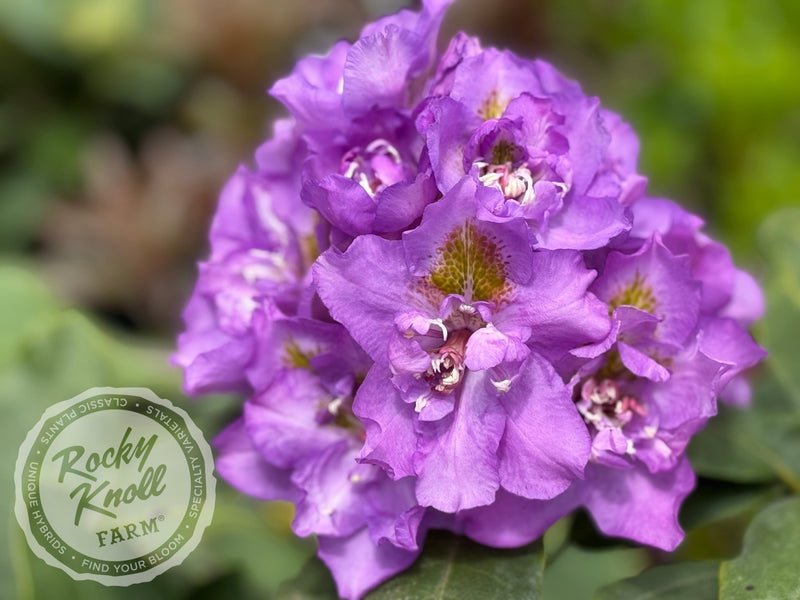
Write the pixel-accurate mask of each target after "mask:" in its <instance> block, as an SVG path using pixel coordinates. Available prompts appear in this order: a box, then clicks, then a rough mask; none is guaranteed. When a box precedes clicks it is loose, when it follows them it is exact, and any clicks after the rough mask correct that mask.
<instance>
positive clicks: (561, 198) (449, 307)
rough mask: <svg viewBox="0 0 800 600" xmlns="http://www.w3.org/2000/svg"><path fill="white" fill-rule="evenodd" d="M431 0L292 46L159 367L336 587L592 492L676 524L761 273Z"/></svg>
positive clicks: (537, 78)
mask: <svg viewBox="0 0 800 600" xmlns="http://www.w3.org/2000/svg"><path fill="white" fill-rule="evenodd" d="M449 4H450V2H449V1H447V0H438V1H437V0H427V1H425V2H423V7H422V10H421V11H420V12H412V11H401V12H400V13H398V14H396V15H391V16H388V17H384V18H382V19H379V20H378V21H376V22H374V23H371V24H368V25H367V26H366V27H365V28H364V29H363V30H362V32H361V35H360V37H359V39H358V40H357V41H355V42H354V43H352V44H351V43H348V42H339V43H337V44H336V45H334V47H333V48H332V49H331V50H330V52H329V53H328V54H327V55H325V56H320V57H316V56H313V57H307V58H304V59H302V60H300V61H299V62H298V64H297V66H296V68H295V69H294V71H293V72H292V73H291V74H290V75H289V76H287V77H286V78H284V79H282V80H280V81H278V82H277V83H275V85H274V86H273V87H272V89H271V93H272V95H273V96H275V97H276V98H277V99H278V100H280V101H281V102H282V103H283V104H284V105H285V106H286V108H287V109H288V111H289V113H290V118H289V119H284V120H280V121H278V122H277V123H276V125H275V129H274V135H273V137H272V138H271V139H270V140H268V141H267V142H265V143H264V144H263V145H262V146H261V147H260V148H259V149H258V150H257V151H256V154H255V167H254V168H253V169H248V168H245V167H241V168H240V169H239V170H238V171H237V172H236V173H235V174H234V175H233V177H232V178H231V180H230V181H229V183H228V184H227V185H226V186H225V188H224V190H223V191H222V194H221V197H220V202H219V207H218V210H217V214H216V216H215V218H214V222H213V224H212V227H211V233H210V241H211V253H210V256H209V258H208V259H207V260H206V261H205V262H202V263H200V274H199V277H198V281H197V284H196V286H195V290H194V293H193V294H192V297H191V299H190V300H189V303H188V305H187V307H186V309H185V312H184V321H185V324H186V328H185V331H184V332H183V333H182V334H181V335H180V337H179V339H178V351H177V352H176V353H175V355H174V356H173V362H174V363H175V364H177V365H179V366H181V367H183V369H184V371H185V379H184V385H185V388H186V391H187V393H189V394H193V395H196V394H202V393H206V392H209V391H229V392H236V393H241V394H244V395H245V396H246V401H245V402H244V405H243V408H242V413H241V415H240V416H239V417H238V418H237V419H236V420H235V421H234V422H233V423H231V424H230V425H229V426H228V427H227V428H226V429H224V430H223V431H222V432H221V433H220V434H219V435H218V436H217V439H216V441H215V445H216V447H217V451H218V460H217V469H218V471H219V473H220V474H221V475H222V477H223V478H225V479H226V480H227V481H228V482H229V483H230V484H231V485H232V486H234V487H236V488H237V489H239V490H241V491H242V492H243V493H246V494H249V495H252V496H255V497H257V498H261V499H265V500H267V499H280V500H287V501H290V502H293V503H294V504H295V507H296V512H295V519H294V522H293V528H294V530H295V532H296V533H297V534H298V535H303V536H305V535H315V536H317V538H318V540H319V556H320V557H321V558H322V560H323V561H325V563H326V564H327V565H328V566H329V568H330V569H331V572H332V573H333V576H334V578H335V579H336V582H337V586H338V590H339V593H340V594H341V595H342V596H343V597H344V598H351V599H358V598H360V597H361V596H363V595H364V594H365V593H366V592H367V591H368V590H370V589H371V588H373V587H374V586H376V585H378V584H379V583H380V582H382V581H384V580H385V579H387V578H389V577H391V576H392V575H394V574H395V573H397V572H399V571H402V570H403V569H405V568H407V567H408V566H409V565H411V564H412V563H413V562H414V560H415V559H416V557H417V556H418V555H419V553H420V552H421V549H422V545H423V542H424V538H425V535H426V533H427V531H428V530H429V529H431V528H447V529H451V530H453V531H455V532H457V533H461V534H464V535H467V536H469V537H471V538H473V539H474V540H477V541H479V542H481V543H484V544H488V545H491V546H497V547H513V546H519V545H522V544H526V543H528V542H530V541H532V540H535V539H536V538H538V537H539V536H540V535H542V533H543V532H544V531H545V530H546V529H547V527H549V526H550V525H551V524H552V523H554V522H555V521H556V520H558V519H559V518H560V517H562V516H564V515H566V514H568V513H569V512H570V511H572V510H573V509H575V508H577V507H580V506H583V507H585V508H586V509H587V510H588V511H589V513H590V514H591V515H592V517H593V518H594V520H595V522H596V523H597V526H598V528H599V529H600V530H601V531H603V532H605V533H606V534H608V535H614V536H621V537H625V538H628V539H631V540H635V541H637V542H640V543H644V544H649V545H652V546H655V547H658V548H662V549H666V550H670V549H673V548H674V547H675V546H676V545H677V544H678V543H679V542H680V541H681V539H682V537H683V532H682V530H681V528H680V526H679V525H678V520H677V513H678V509H679V507H680V504H681V502H682V501H683V499H684V498H685V497H686V495H687V494H688V493H689V492H690V491H691V489H692V488H693V486H694V480H695V477H694V473H693V471H692V469H691V466H690V464H689V462H688V460H687V458H686V455H685V450H686V446H687V444H688V443H689V440H690V439H691V437H692V435H694V434H695V433H696V432H697V431H699V430H700V429H701V428H702V427H703V426H704V424H705V423H706V421H707V420H708V419H709V418H711V417H712V416H713V415H714V414H715V413H716V410H717V404H716V403H717V399H718V398H722V399H723V400H725V401H729V402H733V403H738V404H746V403H747V401H748V398H749V388H748V386H747V382H746V380H745V378H744V375H743V373H744V372H745V371H746V370H747V369H749V368H751V367H753V366H754V365H756V364H757V363H758V362H759V361H760V360H762V359H763V358H764V355H765V353H764V351H763V350H762V349H761V348H760V347H759V346H758V345H757V344H756V343H755V342H754V341H753V339H752V338H751V337H750V335H749V333H748V331H747V328H748V327H749V326H750V325H752V323H753V322H754V321H756V320H757V319H758V318H759V317H760V316H761V314H762V312H763V309H764V302H763V298H762V295H761V291H760V289H759V286H758V284H757V283H756V282H755V280H754V279H753V278H752V277H751V276H750V275H748V274H747V273H745V272H744V271H741V270H739V269H737V268H736V267H735V266H734V264H733V261H732V259H731V256H730V253H729V252H728V250H727V249H726V248H725V247H724V246H723V245H722V244H720V243H718V242H716V241H714V240H713V239H711V238H710V237H708V236H707V235H706V234H705V233H704V232H703V230H702V227H703V222H702V220H701V219H700V218H699V217H697V216H695V215H693V214H691V213H689V212H687V211H686V210H684V209H682V208H681V207H679V206H678V205H676V204H674V203H672V202H671V201H669V200H665V199H656V198H651V197H649V196H647V195H646V194H645V188H646V180H645V179H644V177H642V176H641V175H640V174H639V173H638V172H637V167H636V162H637V155H638V140H637V138H636V136H635V134H634V133H633V131H632V129H631V128H630V126H629V125H628V124H626V123H625V122H624V121H623V120H622V119H621V118H620V117H619V116H618V115H615V114H614V113H611V112H609V111H608V110H605V109H603V108H602V107H601V106H600V103H599V101H598V100H597V99H596V98H590V97H587V96H586V95H584V93H583V92H582V91H581V89H580V87H579V86H578V85H577V84H576V83H575V82H572V81H570V80H568V79H566V78H565V77H563V76H562V75H561V74H560V73H558V72H557V71H556V70H555V68H554V67H552V66H551V65H549V64H547V63H545V62H542V61H529V60H524V59H522V58H519V57H517V56H516V55H514V54H513V53H511V52H508V51H499V50H496V49H494V48H486V49H484V48H482V47H481V46H480V44H479V42H478V41H477V40H475V39H473V38H470V37H468V36H466V35H464V34H461V33H460V34H457V35H456V36H455V37H454V38H453V40H452V41H451V42H450V44H449V46H448V47H447V49H446V50H445V51H444V52H443V53H441V54H439V53H437V36H438V29H439V25H440V24H441V21H442V19H443V17H444V13H445V10H446V8H447V6H448V5H449Z"/></svg>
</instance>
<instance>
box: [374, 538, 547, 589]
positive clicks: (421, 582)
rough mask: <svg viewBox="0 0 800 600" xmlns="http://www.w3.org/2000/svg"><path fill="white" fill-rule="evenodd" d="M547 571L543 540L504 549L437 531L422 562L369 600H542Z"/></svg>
mask: <svg viewBox="0 0 800 600" xmlns="http://www.w3.org/2000/svg"><path fill="white" fill-rule="evenodd" d="M543 571H544V552H543V551H542V548H541V544H539V543H535V544H531V545H529V546H525V547H524V548H518V549H514V550H499V549H496V548H488V547H486V546H481V545H479V544H476V543H475V542H472V541H470V540H468V539H467V538H463V537H458V536H454V535H452V534H448V533H443V532H432V533H431V534H430V535H429V536H428V539H427V541H426V542H425V550H424V551H423V553H422V555H421V556H420V558H419V559H418V560H417V562H416V563H414V565H413V566H412V567H411V568H410V569H409V570H408V571H405V572H404V573H401V574H400V575H398V576H397V577H395V578H393V579H390V580H389V581H388V582H386V583H385V584H383V585H382V586H381V587H379V588H378V589H377V590H375V591H374V592H372V593H371V594H369V595H368V596H367V599H368V600H508V599H509V598H514V599H515V600H537V599H539V598H542V573H543Z"/></svg>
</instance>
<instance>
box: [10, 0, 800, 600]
mask: <svg viewBox="0 0 800 600" xmlns="http://www.w3.org/2000/svg"><path fill="white" fill-rule="evenodd" d="M405 5H408V3H407V2H404V1H403V0H295V1H294V2H283V1H281V0H227V1H225V2H221V1H219V0H55V1H54V0H0V298H2V301H0V331H2V335H0V445H2V450H3V452H4V454H5V455H6V456H11V457H13V456H15V455H16V450H17V448H18V446H19V444H20V443H21V441H22V438H23V437H24V434H25V432H26V431H27V430H28V428H29V427H30V426H32V425H33V423H35V421H36V420H37V419H38V418H39V416H40V415H41V413H42V412H43V411H44V409H45V408H46V407H47V406H50V405H51V404H53V403H55V402H58V401H60V400H64V399H66V398H68V397H70V396H72V395H74V394H77V393H79V392H81V391H83V390H84V389H86V388H89V387H93V386H100V385H118V386H123V385H131V386H146V387H150V388H152V389H153V390H154V391H155V392H156V393H158V394H160V395H162V396H164V397H167V398H170V399H171V400H172V401H173V402H176V403H177V404H179V405H181V406H183V407H184V408H186V409H187V410H188V411H189V412H190V414H191V415H192V416H193V418H194V419H195V421H196V422H197V423H198V425H199V426H200V427H201V429H202V430H203V431H205V432H206V435H207V437H209V438H211V437H213V435H214V434H215V432H217V431H219V430H220V428H221V427H222V426H223V425H224V424H225V423H226V422H227V421H228V420H230V418H231V416H232V415H233V414H235V412H236V410H237V407H238V404H239V402H241V399H237V398H228V397H219V398H213V399H207V400H205V401H203V402H197V403H191V404H190V403H188V402H187V401H186V399H185V398H184V397H183V396H182V393H181V390H180V374H179V373H178V372H177V371H175V370H172V369H170V368H168V367H167V363H166V360H167V356H168V354H169V352H170V351H171V348H172V347H173V344H174V342H173V339H174V335H175V332H176V330H177V328H178V316H179V313H180V308H181V305H182V303H183V302H184V301H185V298H186V297H187V296H188V292H189V290H190V288H191V285H192V281H193V278H194V276H195V267H194V263H195V261H196V260H197V259H198V258H200V257H202V255H203V253H204V252H205V248H206V242H205V236H206V231H207V227H208V222H209V219H210V216H211V213H212V211H213V209H214V202H215V198H216V194H217V192H218V190H219V189H220V187H221V185H222V183H223V182H224V180H225V178H226V177H227V175H228V174H229V173H230V172H231V171H232V170H233V169H234V168H235V165H236V164H237V163H240V162H249V161H250V160H251V158H250V157H251V156H252V152H253V150H254V148H255V147H256V146H257V145H258V144H259V143H260V142H261V141H263V139H264V138H265V137H266V135H268V132H269V130H270V125H269V121H270V120H271V119H272V118H273V117H274V116H275V115H276V114H278V110H279V108H278V105H277V103H275V102H274V101H272V100H270V99H268V98H267V97H266V96H265V95H264V89H265V88H267V87H269V85H270V84H271V83H272V82H273V81H274V80H275V79H276V78H277V77H279V76H281V75H282V74H285V73H286V72H288V71H289V70H290V69H291V67H292V64H293V62H294V60H295V59H296V58H297V57H299V56H300V55H302V54H304V53H306V52H309V51H324V50H325V49H326V48H327V47H328V46H330V44H331V43H332V42H333V41H334V40H335V39H337V38H339V37H343V36H344V37H351V38H352V37H353V36H354V35H356V34H357V32H358V31H359V29H360V27H361V25H362V24H363V23H364V22H365V21H366V20H368V19H370V18H374V17H375V16H376V15H379V14H384V13H387V12H390V11H393V10H396V9H397V8H399V7H401V6H405ZM444 29H445V31H444V34H445V35H449V34H452V33H453V32H454V31H456V30H459V29H463V30H465V31H468V32H471V33H473V34H475V35H478V36H479V37H481V39H482V40H483V42H484V43H485V44H494V45H498V46H501V47H508V48H510V49H512V50H514V51H516V52H518V53H519V54H521V55H524V56H541V57H543V58H546V59H548V60H550V61H551V62H553V63H554V64H555V65H556V66H557V67H558V68H560V69H561V70H562V71H563V72H564V73H565V74H567V75H568V76H570V77H573V78H575V79H577V80H579V81H580V82H581V83H582V85H583V87H584V89H585V90H586V91H587V92H588V93H590V94H593V95H597V96H599V97H600V98H601V99H602V101H603V104H604V105H605V106H606V107H608V108H610V109H612V110H615V111H617V112H619V113H621V114H622V115H623V116H624V117H625V118H626V119H627V120H628V121H630V122H631V123H632V124H633V126H634V128H635V129H636V131H637V132H638V134H639V137H640V141H641V161H640V165H641V171H642V172H643V173H646V174H647V175H648V176H649V178H650V188H649V189H650V193H651V194H653V195H658V196H667V197H671V198H673V199H675V200H677V201H678V202H680V203H682V204H684V205H686V206H689V207H691V208H693V209H694V210H696V211H698V212H699V213H700V214H702V215H703V216H705V217H706V218H707V219H708V221H709V229H710V230H711V232H712V233H713V234H714V235H715V236H718V237H719V238H720V239H722V241H724V242H726V243H728V244H730V245H731V246H732V249H733V251H734V255H735V257H736V258H737V261H738V262H740V263H743V264H744V265H745V266H748V267H749V268H751V269H752V270H754V271H755V272H756V273H758V274H759V275H764V277H763V278H764V286H765V290H766V293H767V296H768V305H769V310H768V315H767V318H766V320H765V321H764V322H763V323H762V324H761V325H759V327H758V329H757V331H756V333H757V337H758V338H759V340H760V341H762V343H763V344H764V345H765V346H767V348H768V349H769V350H770V352H771V358H770V359H769V361H768V364H767V366H766V367H764V368H762V369H761V370H760V372H758V373H756V381H755V386H754V389H755V393H754V402H753V407H752V408H751V409H749V410H747V411H743V410H741V409H736V408H730V407H723V408H722V410H721V415H720V416H719V417H718V418H716V419H714V420H712V421H711V423H710V424H709V426H708V427H707V428H706V430H704V431H703V432H702V433H701V434H700V435H699V436H698V437H697V438H696V439H695V440H694V441H693V443H692V445H691V448H690V457H691V460H692V463H693V465H694V466H695V468H696V470H697V472H698V474H699V480H698V486H697V489H696V490H695V492H694V493H693V494H692V495H691V496H690V498H689V499H688V500H687V502H686V503H685V505H684V507H683V509H682V512H681V522H682V524H683V525H684V527H685V528H686V529H687V532H688V534H687V537H686V540H685V541H684V543H683V544H682V545H681V547H680V548H679V549H678V550H677V551H676V552H675V553H673V554H670V555H667V554H664V553H661V552H654V551H651V550H647V549H642V548H635V547H632V546H631V545H629V544H626V543H623V542H620V541H618V540H613V539H607V538H604V537H603V536H601V535H599V534H598V533H597V531H596V530H595V529H594V526H593V524H592V523H591V521H590V520H589V519H588V517H586V515H585V514H583V513H579V514H577V515H575V516H574V517H569V518H566V519H564V520H562V521H560V522H559V523H557V524H556V525H555V526H554V527H553V528H552V529H551V530H550V531H549V532H548V533H547V535H546V536H545V539H544V549H543V550H542V549H541V547H539V546H533V547H531V548H527V549H522V550H519V551H513V552H511V554H512V555H513V556H512V558H510V559H509V558H508V557H505V555H504V554H502V553H497V552H495V551H493V550H490V549H483V548H480V547H477V546H475V545H473V544H470V543H468V542H467V541H466V540H463V541H453V539H452V538H451V537H448V536H436V537H435V538H434V539H432V540H431V543H430V544H428V545H427V546H426V550H425V552H424V554H423V557H422V558H421V559H420V561H419V563H418V565H417V566H415V567H414V568H413V569H412V570H411V571H409V573H408V574H407V575H404V576H401V577H399V578H397V579H396V580H394V581H392V582H390V583H388V584H386V585H385V586H383V587H382V588H379V589H378V590H377V591H376V592H375V593H374V594H373V595H372V597H374V598H396V597H403V595H405V596H408V597H425V594H426V593H428V591H426V590H430V589H431V586H434V587H435V586H437V585H439V584H440V582H441V581H442V580H441V576H442V573H445V572H446V573H450V574H452V579H448V580H446V581H445V583H444V586H445V587H444V588H443V589H444V590H445V591H446V592H447V593H450V595H451V596H452V597H459V598H461V597H467V596H465V595H464V594H463V592H462V591H460V590H462V589H463V586H467V588H469V589H470V592H472V593H473V595H475V594H479V593H482V592H480V590H482V589H483V588H481V587H480V586H481V585H484V584H485V587H486V588H487V589H490V590H491V592H492V593H495V595H497V594H500V596H498V597H504V598H505V597H512V596H513V597H519V598H523V597H532V598H539V597H545V598H547V599H549V600H561V599H565V598H570V599H572V598H576V599H581V598H588V597H591V596H592V594H594V597H595V598H597V599H598V600H610V599H630V598H644V597H647V598H651V599H664V600H666V599H669V598H698V599H700V600H702V599H703V598H705V597H708V598H716V597H720V598H724V599H736V598H744V597H747V598H751V597H752V598H756V597H759V598H760V597H768V596H769V597H774V598H795V597H797V594H796V593H795V592H796V589H795V588H792V587H791V585H792V584H793V583H792V582H793V581H796V577H797V572H798V569H797V540H798V539H800V531H798V514H799V513H798V510H799V509H798V504H797V502H798V501H797V498H796V497H795V495H796V494H800V392H798V390H800V379H799V378H800V368H798V367H800V364H798V359H797V352H796V351H795V349H796V346H797V340H798V339H800V330H798V327H800V267H798V265H800V209H798V208H796V207H797V206H798V205H800V201H799V200H800V199H799V198H798V190H800V168H799V167H800V77H798V76H797V74H798V73H800V41H799V40H800V3H798V2H797V1H796V0H703V1H702V2H697V1H692V0H673V1H671V2H640V1H638V0H558V1H556V0H501V1H499V2H481V1H480V0H460V1H459V2H457V3H456V5H455V6H454V7H453V9H452V11H451V13H450V15H449V16H448V19H447V21H446V23H445V28H444ZM762 221H763V225H762V226H761V228H760V230H759V235H758V241H759V244H758V248H756V245H755V244H754V240H755V239H756V228H757V227H758V225H759V223H761V222H762ZM12 470H13V461H3V462H2V463H0V479H1V480H2V481H0V483H1V484H2V485H0V489H3V490H6V491H5V492H4V493H3V494H0V540H2V545H0V597H2V598H16V597H19V598H24V599H34V598H51V597H59V598H103V599H105V598H148V599H149V598H161V597H174V598H186V599H189V598H194V599H205V598H221V597H236V598H271V597H274V598H279V599H283V600H289V599H293V600H312V599H313V600H325V599H329V598H333V597H335V591H334V588H333V586H332V582H331V580H330V576H329V575H328V574H327V571H326V570H325V569H324V567H323V566H322V565H321V563H320V562H319V561H318V560H316V559H312V560H311V561H309V557H310V556H311V554H312V553H313V545H310V544H309V543H307V542H306V541H301V540H297V539H296V538H294V536H292V535H291V532H290V530H289V527H288V524H289V521H290V519H291V511H290V509H289V508H287V506H285V505H283V504H277V503H275V504H264V503H259V502H256V501H254V500H251V499H249V498H246V497H243V496H241V495H240V494H238V493H236V492H234V491H233V490H230V489H229V488H227V487H225V485H224V484H220V486H219V487H220V489H219V492H218V496H219V497H218V501H217V510H216V513H215V517H214V522H213V524H212V526H211V527H210V528H209V529H208V530H207V531H206V533H205V539H204V541H203V543H202V544H201V545H200V546H199V547H198V548H197V550H196V551H195V552H194V553H193V554H192V555H191V556H190V557H189V558H188V559H187V560H186V561H185V562H184V564H183V565H182V566H181V567H179V568H176V569H172V570H170V571H169V572H167V573H165V574H164V575H162V576H160V577H158V578H157V579H156V580H154V581H153V582H151V583H148V584H145V585H140V586H133V587H130V588H122V589H117V588H105V587H102V586H100V585H97V584H93V583H90V582H74V581H72V580H71V579H69V578H68V577H67V576H66V575H64V574H62V573H61V572H60V571H58V570H56V569H53V568H51V567H49V566H47V565H45V564H43V563H42V562H41V561H40V560H38V559H37V558H35V557H34V556H33V554H31V553H30V551H29V550H28V549H27V546H26V544H25V541H24V538H23V536H22V533H21V532H20V530H19V528H18V527H17V525H16V523H15V522H14V520H13V517H12V515H11V501H12V492H11V489H12V486H11V477H12V473H11V471H12ZM647 567H649V568H647ZM512 571H513V572H514V573H517V575H519V577H521V578H522V579H520V578H519V577H517V576H516V575H515V576H513V577H512V575H511V572H512ZM642 571H643V572H642ZM640 572H641V573H640ZM480 577H485V578H486V579H485V580H484V583H480ZM526 578H527V579H526ZM626 578H627V579H626ZM525 579H526V580H527V584H526V587H525V588H524V590H522V591H519V590H517V589H516V588H515V587H514V586H516V585H518V584H519V583H520V581H523V580H525ZM495 581H496V582H498V583H497V585H495V583H492V582H495ZM718 582H719V583H718ZM503 585H507V586H511V587H508V588H503V587H502V586H503ZM718 585H719V587H717V586H718ZM794 585H796V583H795V584H794ZM750 586H752V587H750ZM437 597H438V596H437ZM481 597H490V596H486V595H485V594H484V595H483V596H481Z"/></svg>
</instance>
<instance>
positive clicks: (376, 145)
mask: <svg viewBox="0 0 800 600" xmlns="http://www.w3.org/2000/svg"><path fill="white" fill-rule="evenodd" d="M378 151H382V152H385V153H386V154H388V155H389V156H391V157H392V160H393V161H394V163H395V164H396V165H399V164H400V163H401V162H403V159H402V158H401V157H400V153H399V152H398V151H397V148H395V147H394V146H392V145H391V144H390V143H389V142H387V141H386V140H384V139H382V138H378V139H376V140H373V141H372V143H370V145H369V146H367V152H370V153H377V152H378Z"/></svg>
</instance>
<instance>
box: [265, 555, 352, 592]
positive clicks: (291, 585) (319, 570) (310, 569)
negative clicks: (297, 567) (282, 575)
mask: <svg viewBox="0 0 800 600" xmlns="http://www.w3.org/2000/svg"><path fill="white" fill-rule="evenodd" d="M275 598H276V600H338V599H339V594H338V593H337V592H336V584H335V583H334V582H333V577H331V573H330V571H329V570H328V567H326V566H325V563H323V562H322V561H321V560H320V559H319V558H317V557H316V556H315V557H313V558H312V559H311V560H309V561H308V562H307V563H306V564H305V566H304V567H303V568H302V569H301V571H300V573H298V574H297V576H296V577H294V578H292V579H289V580H288V581H285V582H283V583H282V584H281V585H280V587H279V588H278V593H277V594H276V596H275Z"/></svg>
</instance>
